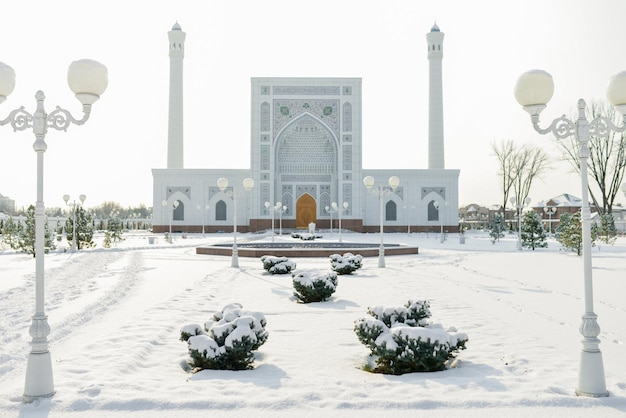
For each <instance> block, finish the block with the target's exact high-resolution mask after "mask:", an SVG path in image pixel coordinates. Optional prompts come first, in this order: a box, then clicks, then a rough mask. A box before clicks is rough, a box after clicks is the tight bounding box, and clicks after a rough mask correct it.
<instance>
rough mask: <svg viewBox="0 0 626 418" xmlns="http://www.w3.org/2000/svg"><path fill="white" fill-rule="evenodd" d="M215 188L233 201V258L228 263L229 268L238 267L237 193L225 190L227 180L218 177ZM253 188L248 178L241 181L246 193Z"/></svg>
mask: <svg viewBox="0 0 626 418" xmlns="http://www.w3.org/2000/svg"><path fill="white" fill-rule="evenodd" d="M217 187H219V189H220V190H221V191H222V192H223V193H225V194H227V195H230V196H231V197H232V199H233V257H232V260H231V263H230V266H231V267H239V257H238V254H237V191H236V190H235V188H233V189H232V190H226V188H227V187H228V179H227V178H224V177H220V178H219V179H217ZM253 187H254V180H253V179H251V178H250V177H246V178H245V179H243V188H244V189H245V190H246V191H250V190H252V188H253Z"/></svg>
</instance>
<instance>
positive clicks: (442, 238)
mask: <svg viewBox="0 0 626 418" xmlns="http://www.w3.org/2000/svg"><path fill="white" fill-rule="evenodd" d="M433 205H434V206H435V208H436V209H437V210H439V209H440V208H441V210H440V211H439V220H440V221H441V232H440V234H439V242H441V243H442V244H443V243H444V242H445V237H444V235H443V209H444V208H442V207H441V205H440V204H439V202H435V203H433ZM443 205H444V207H448V202H447V201H445V200H444V201H443Z"/></svg>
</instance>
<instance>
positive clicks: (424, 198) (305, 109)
mask: <svg viewBox="0 0 626 418" xmlns="http://www.w3.org/2000/svg"><path fill="white" fill-rule="evenodd" d="M168 36H169V41H170V42H169V50H170V87H169V88H170V94H169V124H168V150H167V153H168V158H167V168H159V169H157V168H155V169H153V170H152V175H153V185H154V188H153V231H154V232H167V231H169V229H170V225H171V230H172V231H173V232H201V231H205V232H218V231H225V232H229V231H232V230H233V228H234V225H235V224H236V225H237V230H238V231H240V232H254V231H260V230H267V229H270V228H271V227H272V223H273V222H274V224H275V226H276V228H278V222H279V219H280V223H281V226H282V228H283V229H308V227H309V224H311V223H314V224H315V225H316V228H318V229H330V228H337V227H338V225H339V218H340V217H341V226H342V228H343V229H348V230H351V231H355V232H377V231H379V230H380V223H381V219H382V222H383V226H384V230H385V231H386V232H391V231H395V232H407V231H410V232H418V231H421V232H425V231H439V228H440V227H441V226H443V227H444V228H445V229H446V230H448V231H458V178H459V170H450V169H446V168H445V165H444V136H443V91H442V59H443V37H444V34H443V32H441V31H440V30H439V28H438V27H437V25H435V26H433V28H432V29H431V31H430V32H429V33H428V34H427V35H426V39H427V45H428V60H429V130H428V155H429V157H428V168H427V169H365V168H363V167H362V151H363V149H362V136H363V131H362V113H361V109H362V101H363V97H362V89H361V84H362V80H361V79H360V78H291V77H287V78H278V77H277V78H273V77H267V78H256V77H255V78H252V80H251V105H250V111H251V138H250V141H251V148H250V149H251V166H250V168H249V169H211V168H203V169H189V168H185V167H184V161H183V145H184V141H183V95H182V91H183V59H184V42H185V33H184V32H183V31H182V29H181V27H180V25H178V23H177V24H175V25H174V26H173V27H172V30H171V31H170V32H169V33H168ZM386 140H388V139H386ZM367 176H372V177H374V179H375V184H374V186H373V187H372V188H371V189H372V190H373V192H371V191H370V190H368V189H367V188H366V187H365V185H364V181H363V180H364V178H365V177H367ZM392 176H396V177H398V178H399V180H400V182H399V185H398V187H395V188H392V187H390V185H389V182H388V179H389V178H390V177H392ZM220 178H226V179H228V185H227V186H226V188H225V189H224V190H222V189H221V188H220V187H218V179H220ZM246 179H252V180H253V187H252V188H251V189H250V190H246V189H245V188H244V185H243V184H244V182H246V184H247V186H250V184H251V183H252V182H250V180H246ZM222 186H223V185H222ZM381 214H382V215H381ZM331 222H332V225H331Z"/></svg>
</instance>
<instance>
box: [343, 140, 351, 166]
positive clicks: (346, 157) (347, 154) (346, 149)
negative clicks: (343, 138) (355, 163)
mask: <svg viewBox="0 0 626 418" xmlns="http://www.w3.org/2000/svg"><path fill="white" fill-rule="evenodd" d="M343 169H344V170H348V171H350V170H352V145H344V146H343Z"/></svg>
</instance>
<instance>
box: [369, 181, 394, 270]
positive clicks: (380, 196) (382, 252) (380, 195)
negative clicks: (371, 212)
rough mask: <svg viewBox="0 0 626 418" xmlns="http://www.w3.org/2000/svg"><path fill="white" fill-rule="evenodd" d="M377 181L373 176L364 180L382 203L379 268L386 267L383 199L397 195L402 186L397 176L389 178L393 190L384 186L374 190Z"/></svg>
mask: <svg viewBox="0 0 626 418" xmlns="http://www.w3.org/2000/svg"><path fill="white" fill-rule="evenodd" d="M375 182H376V180H375V179H374V177H372V176H366V177H365V178H364V179H363V184H364V185H365V187H366V188H367V190H368V191H370V192H371V193H373V194H375V195H377V196H378V200H379V203H380V247H379V248H378V267H379V268H384V267H385V244H384V242H383V240H384V238H383V235H384V230H383V197H384V196H386V195H390V194H393V193H395V191H396V188H397V187H398V186H399V185H400V179H399V178H398V177H396V176H391V177H389V186H390V187H391V190H389V189H385V188H384V187H383V185H382V184H380V185H379V186H378V189H375V188H374V183H375Z"/></svg>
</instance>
